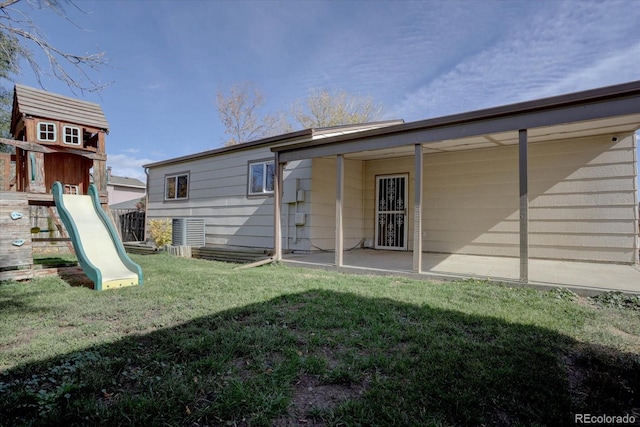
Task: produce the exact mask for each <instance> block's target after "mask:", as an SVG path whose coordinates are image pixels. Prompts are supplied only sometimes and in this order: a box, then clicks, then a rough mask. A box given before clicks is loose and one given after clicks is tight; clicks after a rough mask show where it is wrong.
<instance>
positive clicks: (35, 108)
mask: <svg viewBox="0 0 640 427" xmlns="http://www.w3.org/2000/svg"><path fill="white" fill-rule="evenodd" d="M20 115H26V116H32V117H41V118H46V119H52V120H60V121H64V122H68V123H74V124H78V125H85V126H90V127H94V128H98V129H102V130H104V131H106V132H108V131H109V123H108V122H107V119H106V117H105V116H104V112H103V111H102V108H101V107H100V105H98V104H95V103H93V102H88V101H81V100H78V99H74V98H69V97H67V96H62V95H58V94H55V93H51V92H46V91H44V90H39V89H34V88H32V87H28V86H23V85H20V84H17V85H15V89H14V114H13V117H12V118H11V130H12V131H13V130H14V129H15V126H16V125H17V123H18V120H19V118H20Z"/></svg>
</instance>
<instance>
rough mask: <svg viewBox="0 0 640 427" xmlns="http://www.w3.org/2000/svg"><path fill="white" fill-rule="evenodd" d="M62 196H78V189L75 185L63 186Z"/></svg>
mask: <svg viewBox="0 0 640 427" xmlns="http://www.w3.org/2000/svg"><path fill="white" fill-rule="evenodd" d="M64 194H80V188H79V187H78V186H77V185H72V184H65V185H64Z"/></svg>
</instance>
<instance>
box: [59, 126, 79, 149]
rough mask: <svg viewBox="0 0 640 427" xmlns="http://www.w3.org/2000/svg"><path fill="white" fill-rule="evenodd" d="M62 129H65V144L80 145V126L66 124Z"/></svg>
mask: <svg viewBox="0 0 640 427" xmlns="http://www.w3.org/2000/svg"><path fill="white" fill-rule="evenodd" d="M62 130H63V131H64V143H65V144H71V145H80V128H77V127H75V126H65V127H63V128H62Z"/></svg>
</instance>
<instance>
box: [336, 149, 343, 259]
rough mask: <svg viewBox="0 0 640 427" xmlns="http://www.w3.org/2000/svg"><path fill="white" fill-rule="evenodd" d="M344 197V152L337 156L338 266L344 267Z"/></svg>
mask: <svg viewBox="0 0 640 427" xmlns="http://www.w3.org/2000/svg"><path fill="white" fill-rule="evenodd" d="M343 197H344V159H343V157H342V154H338V155H337V156H336V244H335V247H336V267H342V257H343V253H342V252H343V249H344V242H343V240H344V239H343V229H342V201H343Z"/></svg>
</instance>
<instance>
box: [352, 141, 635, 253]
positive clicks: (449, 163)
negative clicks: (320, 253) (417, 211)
mask: <svg viewBox="0 0 640 427" xmlns="http://www.w3.org/2000/svg"><path fill="white" fill-rule="evenodd" d="M635 147H636V141H635V139H634V137H633V135H627V136H625V137H620V139H619V140H618V141H617V142H612V141H611V138H610V136H606V137H591V138H584V139H579V140H567V141H554V142H547V143H538V144H531V145H530V147H529V199H530V211H529V218H530V225H529V231H530V236H529V244H530V250H529V253H530V256H531V257H535V258H556V259H572V260H588V261H607V262H621V263H634V262H636V259H637V258H636V257H637V255H636V254H637V251H638V243H637V240H638V239H637V237H634V236H637V227H638V225H637V221H638V219H637V215H638V214H637V208H636V206H637V193H636V192H637V188H636V186H637V184H636V178H635V177H636V165H635V162H636V155H635ZM407 172H408V173H409V175H410V180H409V181H410V188H409V195H410V200H409V202H410V203H411V204H412V203H413V194H412V191H413V184H414V181H413V179H414V178H413V157H406V158H398V159H393V160H375V161H369V162H367V163H366V166H365V182H364V187H365V202H364V207H365V215H364V221H365V223H364V230H365V236H366V237H367V239H373V236H374V228H373V227H374V224H375V221H374V209H375V200H374V196H375V195H374V188H375V176H376V175H384V174H395V173H407ZM518 205H519V203H518V151H517V147H502V148H496V149H486V150H475V151H464V152H455V153H440V154H429V155H425V157H424V212H423V247H424V250H425V251H429V252H445V253H466V254H481V255H485V254H488V255H503V256H518V255H519V221H518V218H519V212H518ZM409 212H411V210H409ZM409 224H412V220H411V218H409ZM412 235H413V230H411V229H410V230H409V239H410V242H409V247H411V237H412Z"/></svg>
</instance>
